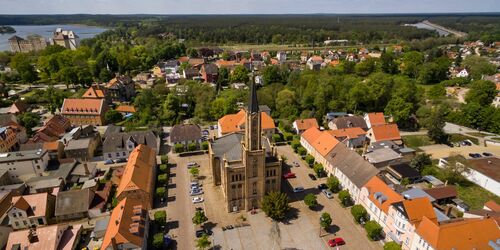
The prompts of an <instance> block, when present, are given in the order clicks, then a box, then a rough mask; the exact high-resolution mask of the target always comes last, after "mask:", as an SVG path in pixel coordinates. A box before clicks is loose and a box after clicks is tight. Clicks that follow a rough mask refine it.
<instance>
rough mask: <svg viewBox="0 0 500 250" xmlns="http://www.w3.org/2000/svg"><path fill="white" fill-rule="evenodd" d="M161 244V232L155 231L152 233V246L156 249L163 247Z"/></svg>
mask: <svg viewBox="0 0 500 250" xmlns="http://www.w3.org/2000/svg"><path fill="white" fill-rule="evenodd" d="M163 244H164V240H163V233H155V234H154V235H153V246H154V247H155V248H156V249H163Z"/></svg>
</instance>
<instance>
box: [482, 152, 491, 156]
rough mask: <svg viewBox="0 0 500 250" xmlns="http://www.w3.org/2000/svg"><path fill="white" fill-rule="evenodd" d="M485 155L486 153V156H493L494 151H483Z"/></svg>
mask: <svg viewBox="0 0 500 250" xmlns="http://www.w3.org/2000/svg"><path fill="white" fill-rule="evenodd" d="M483 155H484V156H493V154H492V153H488V152H483Z"/></svg>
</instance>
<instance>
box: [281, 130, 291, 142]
mask: <svg viewBox="0 0 500 250" xmlns="http://www.w3.org/2000/svg"><path fill="white" fill-rule="evenodd" d="M283 139H285V141H291V140H293V134H292V133H289V132H284V133H283Z"/></svg>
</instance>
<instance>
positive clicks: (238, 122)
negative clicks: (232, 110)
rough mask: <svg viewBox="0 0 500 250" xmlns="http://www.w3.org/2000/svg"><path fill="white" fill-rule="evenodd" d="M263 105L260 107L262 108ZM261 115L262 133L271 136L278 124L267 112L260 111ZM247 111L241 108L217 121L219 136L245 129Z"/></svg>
mask: <svg viewBox="0 0 500 250" xmlns="http://www.w3.org/2000/svg"><path fill="white" fill-rule="evenodd" d="M261 108H262V107H259V109H261ZM260 115H261V118H260V120H261V123H262V124H261V126H262V133H263V134H264V135H265V136H266V137H268V138H270V137H272V135H273V134H274V133H275V130H276V125H274V120H273V118H272V117H271V116H270V115H269V114H268V113H266V112H260ZM245 117H246V111H245V110H244V109H241V110H240V111H239V112H238V113H236V114H229V115H225V116H223V117H222V118H220V119H219V120H218V121H217V126H218V130H217V136H218V137H221V136H223V135H226V134H229V133H233V132H242V131H244V130H245V123H246V119H245Z"/></svg>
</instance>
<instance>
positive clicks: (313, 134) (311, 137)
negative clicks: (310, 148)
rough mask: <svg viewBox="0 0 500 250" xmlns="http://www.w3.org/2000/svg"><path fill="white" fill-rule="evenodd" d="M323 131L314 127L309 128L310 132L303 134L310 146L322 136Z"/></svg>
mask: <svg viewBox="0 0 500 250" xmlns="http://www.w3.org/2000/svg"><path fill="white" fill-rule="evenodd" d="M321 134H322V133H321V131H320V130H319V129H318V128H316V127H312V128H309V129H308V130H306V131H304V133H302V137H303V138H304V139H305V140H306V141H307V142H308V143H309V144H311V145H312V144H313V143H314V142H315V141H316V140H317V139H318V138H319V137H320V136H321Z"/></svg>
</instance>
